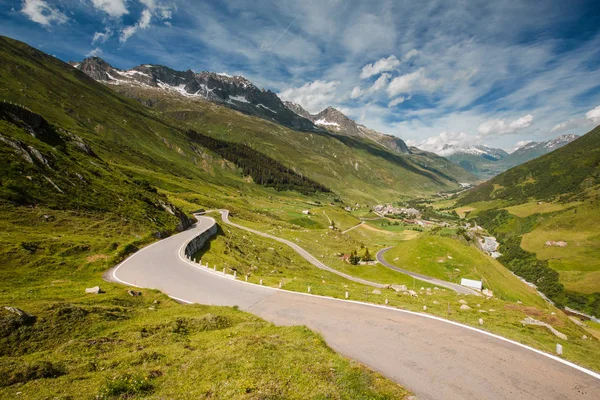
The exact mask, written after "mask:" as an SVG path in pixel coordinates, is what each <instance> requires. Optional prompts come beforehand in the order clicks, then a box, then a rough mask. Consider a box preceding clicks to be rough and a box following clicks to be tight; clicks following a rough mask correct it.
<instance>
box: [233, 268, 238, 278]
mask: <svg viewBox="0 0 600 400" xmlns="http://www.w3.org/2000/svg"><path fill="white" fill-rule="evenodd" d="M233 279H237V271H235V270H234V271H233Z"/></svg>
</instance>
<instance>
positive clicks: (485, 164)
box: [439, 135, 579, 180]
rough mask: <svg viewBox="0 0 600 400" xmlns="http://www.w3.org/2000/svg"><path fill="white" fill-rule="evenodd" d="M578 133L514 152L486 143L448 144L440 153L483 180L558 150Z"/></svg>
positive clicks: (526, 146)
mask: <svg viewBox="0 0 600 400" xmlns="http://www.w3.org/2000/svg"><path fill="white" fill-rule="evenodd" d="M578 137H579V136H577V135H563V136H560V137H558V138H555V139H552V140H548V141H544V142H530V143H527V144H526V145H524V146H522V147H520V148H518V149H517V150H515V151H514V152H512V153H507V152H506V151H504V150H502V149H495V148H491V147H488V146H484V145H477V146H473V147H470V148H468V149H459V148H455V147H453V146H450V145H446V146H445V147H444V148H443V149H442V150H441V151H440V152H439V154H441V155H444V156H446V157H447V158H448V159H449V160H450V161H452V162H454V163H455V164H458V165H460V166H461V167H463V168H464V169H466V170H467V171H469V172H472V173H473V174H475V175H477V177H479V178H480V179H482V180H485V179H489V178H492V177H494V176H496V175H498V174H500V173H502V172H504V171H506V170H507V169H509V168H512V167H515V166H517V165H519V164H523V163H524V162H527V161H529V160H533V159H534V158H536V157H539V156H541V155H544V154H547V153H549V152H551V151H553V150H556V149H558V148H560V147H562V146H564V145H566V144H567V143H570V142H572V141H573V140H575V139H577V138H578Z"/></svg>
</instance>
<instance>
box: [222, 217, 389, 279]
mask: <svg viewBox="0 0 600 400" xmlns="http://www.w3.org/2000/svg"><path fill="white" fill-rule="evenodd" d="M219 213H221V219H222V220H223V222H224V223H225V224H227V225H231V226H235V227H236V228H239V229H243V230H245V231H248V232H252V233H254V234H256V235H259V236H262V237H266V238H269V239H273V240H276V241H278V242H280V243H284V244H286V245H288V246H290V247H291V248H292V249H294V251H296V253H298V254H299V255H300V256H301V257H302V258H304V259H305V260H306V261H308V262H309V263H311V264H312V265H314V266H315V267H317V268H320V269H322V270H325V271H328V272H331V273H333V274H336V275H339V276H341V277H343V278H346V279H348V280H351V281H354V282H357V283H362V284H363V285H368V286H373V287H377V288H383V287H385V286H386V285H384V284H382V283H376V282H371V281H368V280H366V279H361V278H357V277H354V276H352V275H348V274H345V273H343V272H340V271H338V270H337V269H333V268H331V267H328V266H327V265H325V264H323V263H322V262H321V261H319V260H317V259H316V258H315V257H313V256H312V255H311V254H310V253H309V252H307V251H306V250H304V249H303V248H302V247H300V246H298V245H297V244H296V243H294V242H292V241H290V240H286V239H282V238H280V237H277V236H273V235H269V234H268V233H264V232H261V231H257V230H256V229H252V228H248V227H246V226H243V225H238V224H236V223H235V222H231V221H230V220H229V210H219Z"/></svg>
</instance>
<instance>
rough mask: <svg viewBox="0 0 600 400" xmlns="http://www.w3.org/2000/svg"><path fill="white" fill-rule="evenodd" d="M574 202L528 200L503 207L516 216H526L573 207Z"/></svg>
mask: <svg viewBox="0 0 600 400" xmlns="http://www.w3.org/2000/svg"><path fill="white" fill-rule="evenodd" d="M573 205H574V204H569V203H567V204H564V203H546V202H541V204H538V202H535V201H534V202H529V203H524V204H519V205H518V206H511V207H506V208H505V209H506V210H507V211H508V212H509V213H511V214H513V215H516V216H517V217H521V218H526V217H529V216H530V215H534V214H547V213H553V212H556V211H562V210H564V209H566V208H569V207H573Z"/></svg>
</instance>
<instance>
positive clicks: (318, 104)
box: [279, 81, 340, 113]
mask: <svg viewBox="0 0 600 400" xmlns="http://www.w3.org/2000/svg"><path fill="white" fill-rule="evenodd" d="M339 84H340V82H339V81H331V82H326V81H314V82H310V83H307V84H305V85H303V86H301V87H298V88H289V89H286V90H284V91H282V92H281V93H279V97H281V98H282V99H283V100H287V101H291V102H294V103H297V104H300V105H301V106H302V107H304V108H305V109H306V110H307V111H309V112H311V113H317V112H319V111H321V110H322V109H324V108H326V107H327V106H328V105H331V104H332V103H333V102H335V97H336V88H337V87H338V85H339Z"/></svg>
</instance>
